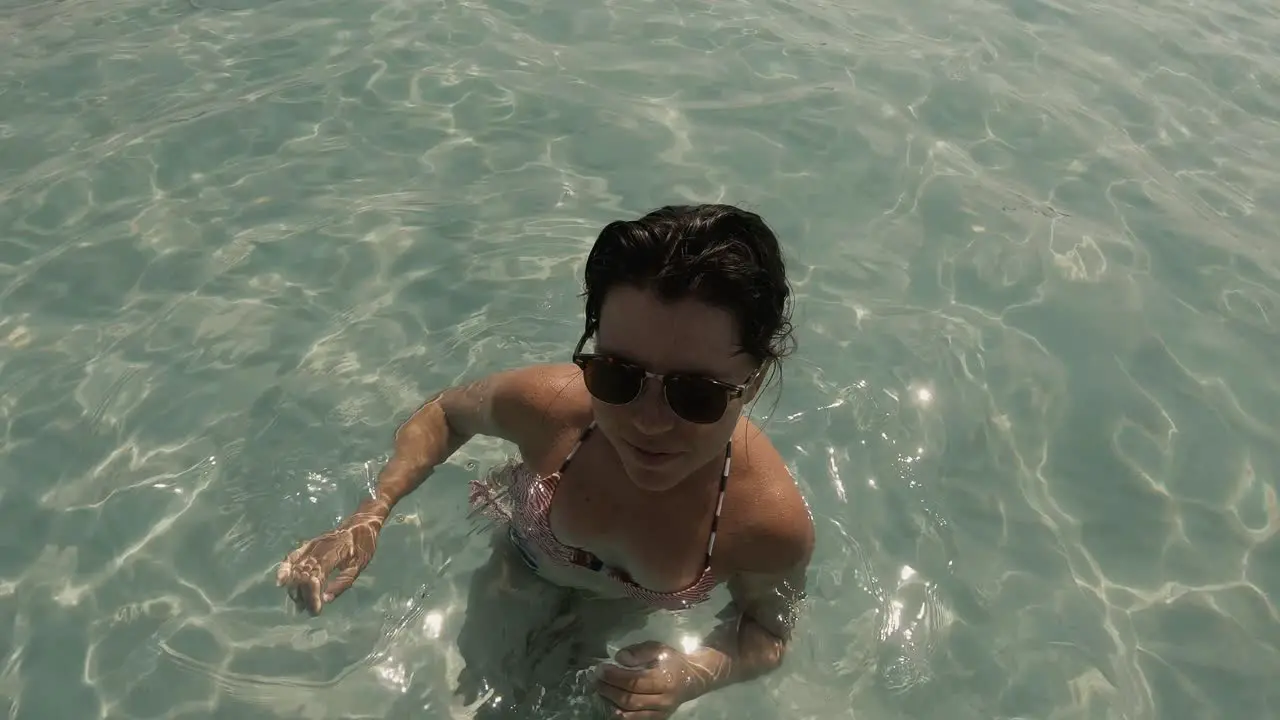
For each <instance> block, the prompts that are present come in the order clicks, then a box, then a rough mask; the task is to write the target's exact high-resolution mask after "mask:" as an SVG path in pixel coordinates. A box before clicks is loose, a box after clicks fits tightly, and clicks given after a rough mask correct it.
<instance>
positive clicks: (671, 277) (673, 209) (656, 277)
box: [583, 205, 794, 363]
mask: <svg viewBox="0 0 1280 720" xmlns="http://www.w3.org/2000/svg"><path fill="white" fill-rule="evenodd" d="M618 285H630V286H634V287H638V288H643V289H646V290H650V291H653V292H655V293H657V295H658V296H659V297H661V298H663V299H664V300H681V299H685V298H694V299H697V300H701V301H702V302H705V303H707V304H709V305H713V306H716V307H719V308H721V309H723V310H726V311H728V312H729V313H730V314H732V315H733V317H734V318H735V319H736V320H737V322H738V329H739V331H740V333H741V336H742V337H741V342H742V349H743V350H744V351H745V352H748V353H750V354H751V355H752V356H753V357H754V358H755V359H756V361H758V362H761V363H763V362H766V361H776V360H780V359H781V358H783V357H785V356H786V355H787V354H789V353H790V350H791V348H792V345H793V344H794V342H793V339H792V336H791V331H792V328H791V309H790V301H791V288H790V285H789V284H788V283H787V273H786V265H785V263H784V262H783V259H782V248H781V247H779V245H778V238H777V236H775V235H774V234H773V231H772V230H770V229H769V226H768V225H766V224H765V222H764V220H763V219H762V218H761V217H760V216H759V215H757V214H755V213H753V212H748V211H746V210H742V209H740V208H737V207H734V206H732V205H693V206H689V205H669V206H667V207H663V208H659V209H657V210H654V211H652V212H650V213H649V214H647V215H645V216H644V217H642V218H640V219H639V220H618V221H615V222H611V223H609V224H608V225H606V226H605V227H604V229H603V230H601V231H600V235H599V237H597V238H596V243H595V246H594V247H592V248H591V254H590V255H588V256H587V267H586V274H585V278H584V289H585V292H584V293H583V294H584V296H585V297H586V305H587V307H586V337H591V336H592V335H594V334H595V333H596V331H598V330H599V328H600V310H601V308H602V307H603V306H604V299H605V296H606V295H607V294H608V292H609V291H610V290H612V289H613V288H615V287H617V286H618Z"/></svg>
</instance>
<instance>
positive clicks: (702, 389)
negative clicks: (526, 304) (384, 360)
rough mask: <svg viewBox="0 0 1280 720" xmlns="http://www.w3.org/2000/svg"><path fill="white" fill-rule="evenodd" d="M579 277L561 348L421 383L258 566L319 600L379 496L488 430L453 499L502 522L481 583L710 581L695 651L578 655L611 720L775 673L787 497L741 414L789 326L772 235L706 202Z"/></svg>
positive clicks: (654, 227)
mask: <svg viewBox="0 0 1280 720" xmlns="http://www.w3.org/2000/svg"><path fill="white" fill-rule="evenodd" d="M585 289H586V292H585V296H586V327H585V332H584V333H583V335H582V339H581V340H580V341H579V342H578V346H577V347H576V348H575V349H574V351H573V355H572V363H565V364H554V365H538V366H533V367H525V368H521V369H516V370H510V371H506V372H501V373H497V374H495V375H492V376H489V377H484V378H480V379H478V380H475V381H474V382H472V383H470V384H468V385H465V386H459V387H454V388H450V389H447V390H445V391H443V392H441V393H439V394H438V395H436V396H435V397H433V398H432V399H431V400H429V401H428V402H427V403H426V404H425V405H423V406H422V407H421V408H419V409H418V410H417V412H415V413H414V414H413V416H412V417H411V418H409V420H407V421H406V422H405V423H404V424H403V425H402V426H401V427H400V428H399V430H398V431H397V432H396V436H395V444H394V449H395V452H394V455H393V456H392V458H391V460H390V461H389V462H388V463H387V465H386V467H385V468H384V469H383V470H382V472H381V473H380V475H379V477H378V483H377V488H376V491H375V493H374V496H373V497H372V498H371V499H369V500H366V501H364V502H363V503H362V504H361V505H360V507H359V508H357V510H356V512H355V513H354V514H353V515H352V516H351V517H350V518H348V519H347V520H346V521H344V522H343V523H341V524H340V525H339V526H338V528H337V529H335V530H333V531H331V532H328V533H326V534H324V535H321V536H320V537H318V538H316V539H314V540H311V541H309V542H307V543H305V544H303V545H302V546H301V547H300V548H298V549H297V550H295V551H293V552H292V553H290V554H289V556H288V557H287V558H286V559H285V561H284V562H283V563H282V564H281V566H280V569H279V572H278V576H277V580H278V582H279V584H280V585H284V586H288V587H289V588H290V589H291V593H293V595H294V597H295V599H297V600H298V601H299V602H300V603H302V604H303V605H305V606H306V607H308V609H309V610H310V611H311V612H313V613H318V612H320V610H321V608H322V607H323V606H324V604H325V603H329V602H332V601H333V600H334V599H335V598H337V597H338V596H339V595H341V594H342V592H343V591H345V590H346V589H347V588H349V587H351V584H352V583H353V582H354V581H355V579H356V577H357V576H358V575H359V574H360V571H361V570H362V569H363V568H364V567H365V565H366V564H367V563H368V562H369V559H370V558H371V556H372V555H373V552H374V546H375V544H376V542H377V539H378V534H379V532H380V530H381V528H382V526H383V523H384V522H385V521H386V519H387V517H388V516H389V515H390V513H391V510H392V508H393V507H394V506H395V505H396V503H398V502H399V501H400V500H401V499H402V498H404V497H405V496H406V495H408V494H409V493H411V492H412V491H413V490H414V489H415V488H417V487H418V485H419V484H421V483H422V481H423V480H424V479H425V478H426V477H427V476H428V475H429V474H430V473H431V471H432V469H433V468H435V467H436V466H437V465H439V464H440V463H442V462H444V461H445V460H446V459H447V458H448V457H449V456H450V455H451V454H452V453H453V452H454V451H455V450H457V449H458V448H459V447H460V446H461V445H462V444H463V443H465V442H466V441H467V440H468V439H469V438H471V437H472V436H474V435H490V436H497V437H500V438H504V439H506V440H509V441H511V442H512V443H514V444H515V445H516V446H517V447H518V448H519V451H520V461H519V462H517V463H514V464H512V465H510V466H508V467H506V468H503V469H500V470H499V471H497V473H496V474H495V475H493V476H492V477H491V478H490V480H489V481H488V482H479V483H474V484H473V486H472V493H471V497H472V503H473V507H474V508H476V509H477V510H481V511H484V512H486V513H488V514H489V515H490V516H491V517H495V518H498V519H501V520H503V521H505V523H504V524H505V528H504V529H505V532H504V534H503V535H502V536H501V545H500V546H498V552H495V557H496V558H498V559H497V560H495V561H494V563H495V565H494V566H493V568H490V574H491V575H493V576H494V577H495V578H496V577H498V576H502V577H503V578H505V580H504V582H509V580H510V578H509V576H510V575H511V573H512V572H513V570H512V567H513V564H511V563H508V562H507V559H509V558H511V557H515V558H518V560H519V561H522V563H523V565H518V564H517V566H518V569H519V570H520V572H522V573H524V574H525V575H526V576H529V577H533V576H534V574H536V576H537V577H540V578H542V580H538V581H537V582H538V583H539V584H541V585H543V586H547V587H555V586H559V587H565V588H571V589H572V591H573V593H574V594H575V595H580V596H585V597H596V598H624V599H630V600H631V601H633V602H639V603H643V604H645V605H646V606H648V607H650V608H662V609H670V610H680V609H684V608H688V607H691V606H693V605H695V604H698V603H701V602H704V601H706V600H707V599H708V597H709V594H710V592H711V591H712V589H714V588H715V587H716V586H718V585H720V584H725V585H727V588H728V590H729V593H730V596H731V598H732V602H731V604H730V606H729V607H728V608H726V614H725V615H724V616H723V617H725V618H726V620H727V622H725V623H724V624H722V625H721V626H719V627H718V628H716V630H714V631H713V632H712V633H711V634H710V635H709V636H708V637H707V638H706V639H705V640H704V643H703V645H702V646H701V647H699V648H697V649H695V650H692V651H690V652H683V651H680V650H676V649H674V648H671V647H669V646H666V645H663V644H660V643H657V642H644V643H640V644H638V645H633V646H631V647H628V648H625V649H623V650H622V651H620V652H619V653H617V654H616V655H615V657H614V660H615V662H612V663H602V664H600V665H598V666H597V667H596V672H595V690H596V692H597V693H598V695H599V696H600V697H601V698H602V699H604V700H607V701H608V702H609V703H611V704H612V707H613V709H614V715H615V716H617V717H624V718H632V719H633V720H640V719H642V718H645V719H647V718H664V717H667V716H669V715H670V714H671V713H672V712H673V711H674V710H675V709H676V708H677V707H678V706H679V705H680V704H681V703H683V702H687V701H689V700H690V699H692V698H695V697H698V696H700V695H702V694H704V693H707V692H710V691H712V690H714V689H716V688H719V687H723V686H725V685H727V684H731V683H735V682H739V681H742V680H746V679H749V678H753V677H756V676H759V675H761V674H763V673H765V672H767V671H769V670H772V669H773V668H775V667H777V666H778V665H779V663H780V662H781V660H782V656H783V653H784V649H785V647H786V644H787V641H788V638H789V635H790V631H791V628H792V625H793V623H794V619H795V608H796V606H797V604H798V601H799V599H800V597H801V595H802V593H803V587H804V577H805V573H806V569H807V566H808V562H809V558H810V556H811V553H812V549H813V543H814V539H813V538H814V531H813V525H812V521H811V518H810V515H809V512H808V507H807V505H806V504H805V501H804V499H803V497H802V496H801V493H800V491H799V489H798V488H797V486H796V484H795V481H794V480H793V478H792V477H791V474H790V473H789V472H788V470H787V468H786V466H785V464H784V463H783V461H782V459H781V458H780V457H779V456H778V453H777V452H776V450H775V449H774V448H773V446H772V445H771V444H770V443H769V441H768V439H767V438H766V437H765V436H764V434H763V433H761V432H760V431H759V429H758V428H756V427H754V426H753V424H752V423H751V422H750V420H749V419H748V418H747V417H746V416H745V412H744V410H745V407H746V404H747V403H749V402H751V400H752V399H753V398H755V397H756V395H757V394H758V392H759V391H760V388H761V386H762V384H763V383H764V380H765V377H766V375H767V374H768V373H770V372H771V371H775V370H776V369H777V364H778V361H779V360H780V359H781V358H782V356H783V355H784V354H785V350H786V346H787V343H788V342H789V341H790V333H791V326H790V322H789V318H788V301H789V297H790V290H789V287H788V283H787V279H786V274H785V268H784V264H783V260H782V253H781V250H780V248H779V246H778V241H777V238H776V237H775V236H774V234H773V232H772V231H771V230H770V229H769V227H768V226H767V225H766V224H765V223H764V221H763V220H761V218H760V217H759V216H758V215H756V214H754V213H750V212H746V211H744V210H740V209H738V208H735V207H731V206H726V205H703V206H697V207H666V208H662V209H660V210H656V211H654V212H652V213H650V214H648V215H645V216H644V217H642V218H640V219H639V220H635V221H618V222H613V223H611V224H609V225H608V226H606V227H605V228H604V230H603V231H602V232H601V233H600V236H599V237H598V238H597V240H596V242H595V246H594V247H593V248H592V250H591V253H590V255H589V256H588V258H587V265H586V277H585ZM589 341H594V347H593V348H592V350H591V351H590V352H586V351H584V348H586V347H587V343H588V342H589ZM526 566H527V570H526V569H525V567H526ZM494 568H496V569H494ZM335 570H336V571H337V575H336V577H334V578H333V579H332V580H328V582H327V584H326V579H327V578H328V577H329V575H330V573H332V572H333V571H335ZM530 571H531V572H530ZM483 572H484V571H482V573H483ZM548 581H549V583H550V585H548ZM584 591H585V592H584ZM509 601H511V602H521V596H520V595H519V594H510V595H509ZM464 633H465V630H464ZM464 655H465V651H464Z"/></svg>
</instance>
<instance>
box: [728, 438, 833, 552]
mask: <svg viewBox="0 0 1280 720" xmlns="http://www.w3.org/2000/svg"><path fill="white" fill-rule="evenodd" d="M734 446H735V447H734V451H733V467H734V469H735V472H733V474H732V475H731V476H730V486H729V487H728V488H727V489H726V497H725V510H724V514H725V517H724V518H722V521H723V522H724V531H725V534H726V535H727V536H728V537H726V538H725V540H726V541H728V542H726V545H727V546H728V547H726V553H727V555H728V557H726V558H725V560H726V561H727V563H726V564H727V565H729V566H730V567H732V568H736V569H738V570H740V571H744V572H757V573H769V572H774V571H777V572H782V571H784V570H786V569H788V568H792V567H794V566H795V565H796V564H798V563H804V562H806V561H807V560H808V557H809V555H810V553H811V552H812V550H813V543H814V528H813V517H812V514H811V513H810V510H809V504H808V502H807V501H806V500H805V498H804V493H803V491H802V490H801V488H800V485H799V484H798V483H797V482H796V479H795V477H794V476H793V475H792V474H791V471H790V469H789V468H788V467H787V464H786V462H785V461H784V460H783V459H782V456H781V455H780V454H779V453H778V451H777V449H776V448H775V447H774V445H773V443H772V441H770V440H769V437H768V436H767V435H766V434H765V433H764V432H763V431H762V430H761V429H760V428H759V427H757V426H756V425H755V424H754V423H751V422H750V421H749V420H744V421H743V422H742V423H740V424H739V426H738V428H737V430H736V431H735V433H734Z"/></svg>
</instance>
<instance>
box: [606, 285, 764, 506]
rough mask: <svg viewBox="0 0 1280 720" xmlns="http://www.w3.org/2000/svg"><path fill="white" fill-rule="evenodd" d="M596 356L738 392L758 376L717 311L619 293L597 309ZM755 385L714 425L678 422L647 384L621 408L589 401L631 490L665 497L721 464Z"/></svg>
mask: <svg viewBox="0 0 1280 720" xmlns="http://www.w3.org/2000/svg"><path fill="white" fill-rule="evenodd" d="M595 352H596V353H598V354H601V355H608V356H611V357H614V358H617V359H620V360H624V361H627V362H630V363H634V364H636V365H639V366H640V367H642V368H644V369H646V370H648V371H649V372H652V373H658V374H667V373H682V374H689V375H700V376H704V377H708V378H712V379H715V380H719V381H721V382H725V383H730V384H732V385H741V384H743V383H745V382H747V380H748V378H749V377H751V376H752V374H753V373H754V372H755V370H756V362H755V360H754V358H753V357H752V356H751V355H750V354H749V353H746V352H744V351H743V350H742V349H741V346H740V339H739V337H738V328H737V323H736V322H735V321H734V318H733V316H732V315H731V314H730V313H729V312H727V311H725V310H722V309H720V308H717V307H714V306H711V305H708V304H706V303H704V302H702V301H699V300H692V299H685V300H676V301H671V302H667V301H663V300H662V299H660V298H659V297H658V296H657V295H655V294H654V293H652V292H651V291H649V290H643V289H639V288H635V287H630V286H619V287H616V288H614V289H612V290H610V291H609V292H608V294H607V295H606V296H605V300H604V304H603V306H602V307H601V309H600V328H599V331H598V332H597V334H596V347H595ZM760 380H761V378H760V377H759V375H757V376H756V377H755V378H753V379H752V382H751V387H749V388H748V389H747V390H746V392H745V393H744V394H743V395H742V397H739V398H736V399H731V400H730V401H729V403H728V406H727V407H726V409H725V412H724V415H723V416H721V417H720V419H719V420H717V421H715V422H712V423H706V424H702V423H694V422H689V421H688V420H685V419H683V418H681V417H680V416H679V415H678V414H676V413H675V412H674V411H673V410H672V409H671V406H670V405H668V403H667V400H666V398H665V397H664V395H663V387H662V382H661V381H659V380H657V379H655V378H648V379H647V380H646V381H645V384H644V389H643V391H642V392H641V393H640V396H639V397H637V398H636V399H635V400H633V401H632V402H630V403H628V404H626V405H612V404H609V403H605V402H602V401H600V400H599V399H596V398H594V397H593V398H592V403H593V407H594V411H595V417H596V423H597V425H598V427H599V428H600V430H601V432H603V434H604V435H605V436H606V437H607V438H608V439H609V441H610V442H611V443H612V444H613V446H614V449H615V450H616V451H617V453H618V456H619V457H620V458H621V459H622V464H623V467H624V468H625V469H626V471H627V475H628V476H629V478H630V479H631V481H632V482H633V483H635V484H636V485H637V486H639V487H641V488H644V489H646V490H652V491H655V492H656V491H662V490H668V489H670V488H672V487H674V486H676V485H677V484H679V483H680V481H682V480H684V479H685V478H687V477H689V475H690V474H691V473H693V472H695V471H697V470H699V469H701V468H702V467H704V466H706V465H707V464H708V463H711V462H717V463H718V462H719V461H720V460H721V459H722V458H723V456H724V448H725V443H726V442H728V440H729V437H730V435H732V433H733V429H734V427H735V426H736V425H737V422H738V418H739V417H740V416H741V413H742V407H743V404H744V403H746V402H749V401H750V400H751V398H752V397H753V396H754V395H755V392H756V390H757V389H758V386H759V383H760Z"/></svg>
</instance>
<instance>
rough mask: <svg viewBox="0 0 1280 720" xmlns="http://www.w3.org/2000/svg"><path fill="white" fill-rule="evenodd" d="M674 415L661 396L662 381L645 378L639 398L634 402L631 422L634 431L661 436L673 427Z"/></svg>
mask: <svg viewBox="0 0 1280 720" xmlns="http://www.w3.org/2000/svg"><path fill="white" fill-rule="evenodd" d="M675 421H676V417H675V413H673V412H672V411H671V407H670V406H668V405H667V398H666V396H665V395H664V394H663V390H662V380H660V379H657V378H647V379H646V380H645V383H644V388H643V389H642V390H641V391H640V397H638V398H636V401H635V416H634V418H633V422H634V423H635V426H636V429H637V430H639V431H640V432H642V433H644V434H645V435H661V434H662V433H664V432H667V431H668V430H670V429H671V428H672V427H673V426H674V425H675Z"/></svg>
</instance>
